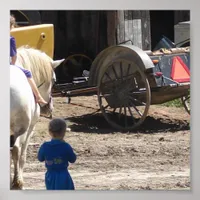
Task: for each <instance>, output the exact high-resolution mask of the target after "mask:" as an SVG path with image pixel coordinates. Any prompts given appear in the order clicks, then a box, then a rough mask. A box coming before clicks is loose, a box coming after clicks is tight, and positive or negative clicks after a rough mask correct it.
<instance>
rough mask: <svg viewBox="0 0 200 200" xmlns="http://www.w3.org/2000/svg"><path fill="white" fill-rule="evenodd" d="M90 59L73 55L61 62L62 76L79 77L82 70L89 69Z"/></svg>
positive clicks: (82, 55)
mask: <svg viewBox="0 0 200 200" xmlns="http://www.w3.org/2000/svg"><path fill="white" fill-rule="evenodd" d="M91 64H92V59H91V58H89V57H88V56H86V55H84V54H73V55H70V56H68V57H67V58H66V59H65V61H64V62H63V74H64V75H65V76H71V77H80V76H82V73H83V70H84V69H87V70H89V69H90V66H91Z"/></svg>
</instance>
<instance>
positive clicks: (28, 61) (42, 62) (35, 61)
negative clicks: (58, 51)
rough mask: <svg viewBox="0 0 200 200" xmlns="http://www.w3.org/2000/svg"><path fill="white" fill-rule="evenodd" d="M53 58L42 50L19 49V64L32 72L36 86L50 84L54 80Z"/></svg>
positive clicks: (23, 47)
mask: <svg viewBox="0 0 200 200" xmlns="http://www.w3.org/2000/svg"><path fill="white" fill-rule="evenodd" d="M51 60H52V59H51V58H50V57H49V56H48V55H46V54H45V53H43V52H41V51H40V50H37V49H33V48H30V47H28V46H22V47H20V48H18V49H17V62H19V64H20V65H21V66H22V67H24V68H25V69H28V70H30V71H31V73H32V76H33V78H34V80H35V82H36V84H37V85H38V84H42V83H43V82H44V81H45V82H48V83H49V82H50V81H51V80H52V75H53V68H52V66H51Z"/></svg>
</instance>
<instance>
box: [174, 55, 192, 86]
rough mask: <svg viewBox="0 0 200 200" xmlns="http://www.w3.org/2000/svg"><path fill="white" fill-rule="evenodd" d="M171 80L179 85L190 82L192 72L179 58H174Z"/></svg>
mask: <svg viewBox="0 0 200 200" xmlns="http://www.w3.org/2000/svg"><path fill="white" fill-rule="evenodd" d="M171 78H172V79H173V80H174V81H176V82H179V83H181V82H189V81H190V71H189V69H188V67H187V65H186V64H185V63H184V62H183V60H182V59H181V58H180V57H179V56H176V57H174V58H173V63H172V71H171Z"/></svg>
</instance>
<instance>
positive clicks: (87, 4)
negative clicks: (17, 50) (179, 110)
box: [0, 0, 200, 200]
mask: <svg viewBox="0 0 200 200" xmlns="http://www.w3.org/2000/svg"><path fill="white" fill-rule="evenodd" d="M198 5H199V3H197V0H196V1H195V0H193V1H191V0H190V1H188V0H176V1H163V2H161V1H160V0H151V1H149V0H142V1H137V0H109V1H108V0H101V1H98V0H82V1H81V0H79V1H78V0H68V1H65V0H46V1H41V0H34V1H27V0H16V1H14V0H7V1H4V4H3V5H1V12H0V22H1V32H0V41H1V42H0V44H1V50H0V57H1V74H0V75H1V78H0V91H1V98H0V108H1V109H3V110H1V113H0V124H1V127H2V128H3V129H1V133H0V134H1V144H0V152H1V153H0V200H7V199H9V200H11V199H15V200H18V199H20V200H25V199H29V200H32V199H34V200H35V198H39V199H45V198H48V199H49V200H53V199H55V198H59V199H61V198H60V197H61V196H62V197H63V199H64V198H67V199H69V198H72V199H75V200H76V199H79V198H80V199H82V200H83V199H87V200H89V199H92V200H93V199H97V200H98V199H99V200H100V199H102V198H103V199H105V198H107V199H109V200H111V199H115V200H118V199H126V200H127V199H137V200H139V199H148V200H149V199H150V200H156V199H162V200H165V199H166V200H169V199H170V200H173V199H174V200H177V199H181V200H188V199H191V200H192V199H200V198H199V197H200V189H199V186H200V175H199V171H198V170H200V159H199V156H198V150H199V148H200V147H199V146H200V145H199V141H200V132H198V126H197V123H198V121H197V120H198V114H199V112H198V109H199V106H198V105H199V103H200V99H199V96H200V95H199V92H198V85H199V82H198V80H199V76H200V73H198V72H199V71H200V66H198V63H197V62H198V57H199V56H200V55H199V53H200V51H198V46H199V45H200V42H199V37H200V34H199V29H200V28H199V27H200V23H199V18H200V17H199V13H200V11H199V9H198V8H199V6H198ZM15 9H35V10H45V9H46V10H56V9H57V10H60V9H64V10H77V9H80V10H84V9H85V10H93V9H95V10H100V9H101V10H109V9H110V10H119V9H123V10H126V9H129V10H131V9H132V10H136V9H138V10H141V9H144V10H152V9H154V10H155V9H156V10H166V9H171V10H184V9H185V10H190V11H191V47H192V49H191V66H192V68H191V74H192V80H191V92H192V97H191V100H192V116H191V132H192V140H191V141H192V142H191V161H192V162H191V172H192V173H191V178H192V184H191V191H188V192H186V191H166V192H165V191H155V190H153V191H131V192H120V191H115V192H113V191H112V192H102V191H101V192H94V191H91V192H86V191H75V192H57V191H55V192H53V191H31V192H30V191H10V189H9V161H10V160H9V153H10V152H9V137H8V134H9V66H8V63H9V56H8V55H9V12H10V10H15ZM198 44H199V45H198ZM195 90H196V92H195ZM194 108H195V110H194ZM195 115H196V118H195Z"/></svg>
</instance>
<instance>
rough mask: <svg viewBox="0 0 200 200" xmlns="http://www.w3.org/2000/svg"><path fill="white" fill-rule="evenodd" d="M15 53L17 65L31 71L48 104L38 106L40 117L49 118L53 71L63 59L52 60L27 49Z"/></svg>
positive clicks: (42, 53) (51, 102)
mask: <svg viewBox="0 0 200 200" xmlns="http://www.w3.org/2000/svg"><path fill="white" fill-rule="evenodd" d="M17 53H18V56H17V62H18V64H20V65H21V66H22V67H24V68H26V69H28V70H30V71H31V73H32V76H33V79H34V80H35V82H36V85H37V87H38V90H39V91H40V94H41V95H42V97H43V98H44V100H45V101H47V102H48V104H47V105H45V106H43V105H40V107H41V109H40V110H41V111H40V113H41V115H42V116H45V117H49V116H51V113H52V110H53V101H52V97H51V90H52V86H53V84H54V83H55V78H56V76H55V72H54V70H55V69H56V67H58V66H59V65H60V64H61V63H62V62H63V61H64V60H65V59H61V60H52V59H51V58H50V57H49V56H48V55H47V54H45V53H44V52H41V51H39V50H36V49H33V48H27V47H21V48H19V49H18V50H17Z"/></svg>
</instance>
